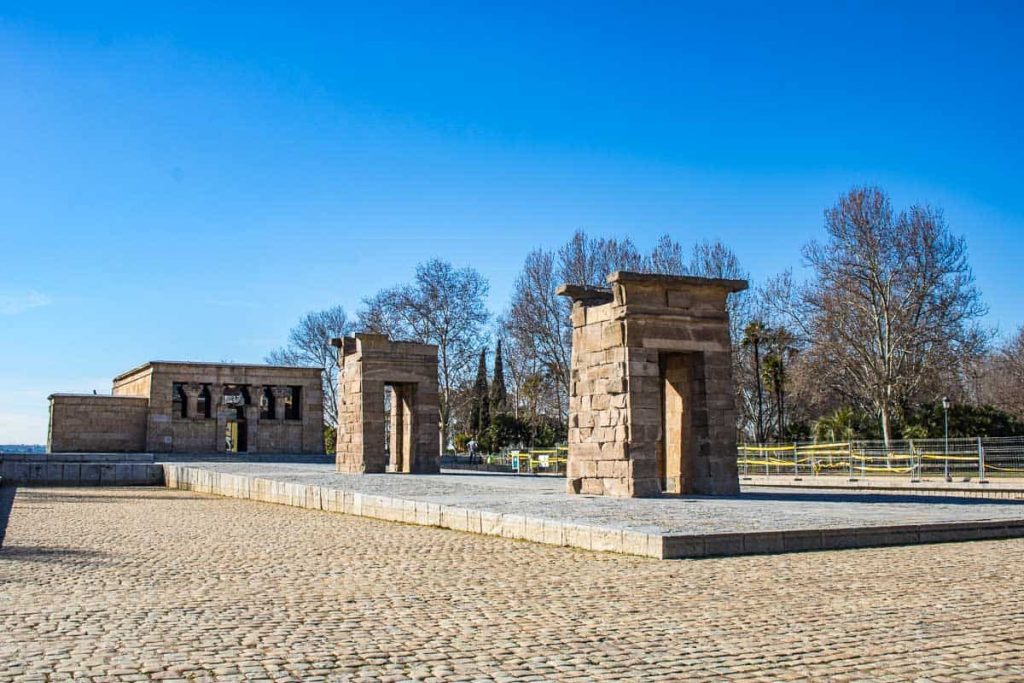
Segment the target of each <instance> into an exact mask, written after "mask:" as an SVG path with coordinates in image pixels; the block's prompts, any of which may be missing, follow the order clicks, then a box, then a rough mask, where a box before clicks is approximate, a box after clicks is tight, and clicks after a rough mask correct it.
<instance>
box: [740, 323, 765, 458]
mask: <svg viewBox="0 0 1024 683" xmlns="http://www.w3.org/2000/svg"><path fill="white" fill-rule="evenodd" d="M767 332H768V328H767V327H765V325H764V323H762V322H761V321H760V320H752V321H750V322H749V323H748V324H747V326H746V327H745V328H744V329H743V341H742V345H743V347H744V348H753V350H754V384H755V386H756V387H757V416H756V419H755V420H754V437H755V439H756V440H757V442H758V443H764V442H765V434H764V387H763V385H762V383H761V341H762V340H763V339H764V338H765V335H766V334H767Z"/></svg>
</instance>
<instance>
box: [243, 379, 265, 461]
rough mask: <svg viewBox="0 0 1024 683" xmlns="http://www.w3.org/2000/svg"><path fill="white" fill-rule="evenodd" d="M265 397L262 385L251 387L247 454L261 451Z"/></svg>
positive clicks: (246, 411)
mask: <svg viewBox="0 0 1024 683" xmlns="http://www.w3.org/2000/svg"><path fill="white" fill-rule="evenodd" d="M262 397H263V385H262V384H250V385H249V403H248V404H247V405H246V406H245V421H246V434H245V440H246V452H247V453H256V452H257V451H258V450H259V447H258V446H257V439H258V438H259V433H260V429H259V427H260V399H261V398H262Z"/></svg>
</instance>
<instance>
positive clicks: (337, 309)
mask: <svg viewBox="0 0 1024 683" xmlns="http://www.w3.org/2000/svg"><path fill="white" fill-rule="evenodd" d="M353 328H354V324H353V321H352V320H350V319H349V317H348V316H347V315H346V314H345V309H344V308H342V307H341V306H332V307H331V308H325V309H324V310H322V311H312V312H310V313H307V314H306V315H304V316H302V318H301V319H300V320H299V323H298V324H297V325H296V326H295V327H293V328H292V329H291V332H289V333H288V344H287V345H286V346H283V347H281V348H279V349H275V350H274V351H271V352H270V353H268V354H267V356H266V359H265V360H266V362H267V363H270V364H272V365H298V366H303V367H315V368H321V369H322V371H323V386H324V422H325V423H326V424H327V425H329V426H331V427H334V426H335V425H337V424H338V403H337V400H338V372H337V371H338V364H337V357H338V356H337V349H335V348H334V347H333V346H331V339H333V338H334V337H344V336H345V335H347V334H351V333H352V330H353Z"/></svg>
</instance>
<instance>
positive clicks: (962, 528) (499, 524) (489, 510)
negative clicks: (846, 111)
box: [164, 462, 1024, 559]
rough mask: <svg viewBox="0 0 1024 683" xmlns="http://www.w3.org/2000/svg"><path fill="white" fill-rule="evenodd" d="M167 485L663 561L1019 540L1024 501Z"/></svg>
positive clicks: (313, 473)
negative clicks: (621, 496) (612, 495)
mask: <svg viewBox="0 0 1024 683" xmlns="http://www.w3.org/2000/svg"><path fill="white" fill-rule="evenodd" d="M164 469H165V479H166V483H167V485H168V486H171V487H175V488H183V489H190V490H195V491H199V492H205V493H215V494H219V495H227V496H232V497H237V498H247V499H252V500H260V501H264V502H273V503H281V504H286V505H294V506H298V507H303V508H313V509H323V510H327V511H332V512H341V513H346V514H354V515H359V516H364V517H373V518H377V519H385V520H390V521H396V522H405V523H411V524H421V525H425V526H437V527H443V528H449V529H454V530H457V531H468V532H472V533H480V534H485V535H493V536H504V537H508V538H519V539H525V540H530V541H536V542H540V543H546V544H550V545H561V546H570V547H577V548H584V549H588V550H601V551H611V552H621V553H627V554H634V555H643V556H647V557H656V558H661V559H670V558H682V557H704V556H716V555H741V554H756V553H773V552H787V551H798V550H822V549H834V548H852V547H868V546H884V545H905V544H914V543H930V542H940V541H956V540H972V539H986V538H1008V537H1024V501H1013V500H979V499H964V498H948V497H927V496H915V495H892V494H882V493H864V492H854V491H845V492H844V491H838V490H806V491H805V490H794V489H781V488H779V489H775V488H757V489H756V490H748V491H745V492H744V493H743V494H742V495H740V496H734V497H714V498H712V497H700V496H686V497H663V498H654V499H637V498H633V499H616V498H608V497H602V496H586V495H582V496H566V495H565V493H564V485H565V483H564V479H562V478H557V477H545V476H525V477H518V476H514V475H503V474H491V473H488V474H482V473H480V474H476V473H472V474H470V473H456V472H444V473H442V474H439V475H418V476H402V475H394V474H390V475H389V474H379V475H366V474H364V475H350V474H341V473H337V472H334V471H333V468H332V467H331V466H330V465H316V464H275V463H228V462H216V463H198V462H192V463H180V464H166V465H165V466H164Z"/></svg>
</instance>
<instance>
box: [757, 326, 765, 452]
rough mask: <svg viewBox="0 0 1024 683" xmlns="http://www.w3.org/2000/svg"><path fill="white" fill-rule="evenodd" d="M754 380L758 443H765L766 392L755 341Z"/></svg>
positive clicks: (759, 355)
mask: <svg viewBox="0 0 1024 683" xmlns="http://www.w3.org/2000/svg"><path fill="white" fill-rule="evenodd" d="M754 380H755V384H756V386H757V420H756V424H755V427H756V429H757V442H758V443H764V441H765V439H764V390H763V387H762V386H761V353H760V350H759V349H758V342H757V340H756V339H755V340H754Z"/></svg>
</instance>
